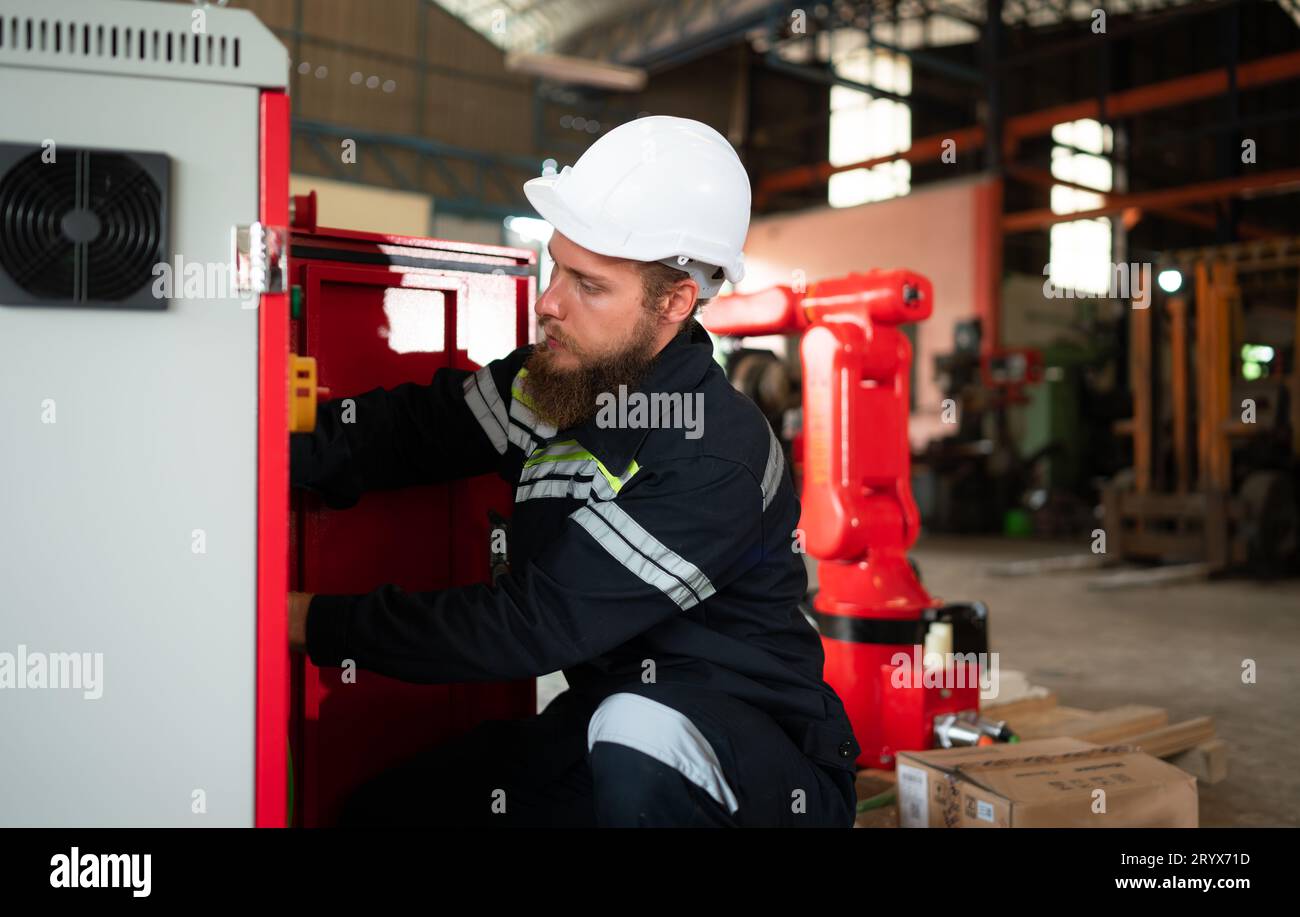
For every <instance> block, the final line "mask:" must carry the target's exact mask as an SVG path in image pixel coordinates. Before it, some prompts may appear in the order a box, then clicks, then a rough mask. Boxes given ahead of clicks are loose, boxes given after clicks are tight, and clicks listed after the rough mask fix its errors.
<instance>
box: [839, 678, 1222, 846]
mask: <svg viewBox="0 0 1300 917" xmlns="http://www.w3.org/2000/svg"><path fill="white" fill-rule="evenodd" d="M980 714H981V715H982V716H984V717H985V718H987V719H991V720H1005V721H1006V723H1007V725H1008V726H1009V727H1010V728H1011V730H1012V731H1013V732H1015V733H1016V734H1017V735H1019V736H1020V738H1021V739H1024V740H1029V739H1048V738H1054V737H1057V736H1070V737H1071V738H1075V739H1081V740H1083V741H1085V742H1093V743H1095V744H1098V745H1133V746H1135V747H1137V748H1140V749H1141V750H1142V751H1144V752H1146V753H1147V754H1149V755H1154V756H1155V757H1157V758H1165V759H1167V760H1168V761H1169V762H1170V763H1171V764H1175V765H1177V766H1178V767H1181V768H1182V769H1183V770H1185V771H1187V772H1188V773H1190V774H1193V775H1194V776H1195V777H1196V779H1197V781H1198V782H1199V783H1202V784H1206V785H1208V784H1214V783H1218V782H1219V781H1221V780H1223V779H1225V778H1226V777H1227V776H1228V749H1227V746H1226V745H1225V744H1224V743H1223V742H1222V741H1221V740H1219V739H1217V738H1215V735H1214V719H1213V717H1208V716H1199V717H1196V718H1194V719H1190V720H1184V721H1182V722H1180V723H1172V724H1171V723H1170V722H1169V712H1168V711H1167V710H1165V709H1163V708H1161V707H1148V706H1144V705H1141V704H1123V705H1121V706H1119V707H1112V708H1111V709H1109V710H1082V709H1079V708H1077V707H1063V706H1061V705H1060V704H1058V703H1057V698H1056V695H1055V694H1053V693H1052V692H1050V691H1044V690H1043V689H1041V688H1037V689H1033V690H1030V691H1025V692H1023V696H1020V697H1016V698H1014V699H1008V700H1004V701H1000V702H998V703H986V704H984V705H983V706H982V708H981V710H980ZM893 783H894V772H893V771H882V770H874V769H871V768H866V769H863V770H860V771H858V781H857V787H858V799H860V800H861V799H867V798H869V797H871V796H874V795H876V794H877V793H880V792H882V791H884V790H887V789H889V787H890V786H892V785H893ZM854 825H855V827H858V828H897V827H898V806H897V804H893V805H887V806H884V807H882V808H879V809H873V810H871V811H867V812H860V813H858V817H857V821H856V822H855V823H854Z"/></svg>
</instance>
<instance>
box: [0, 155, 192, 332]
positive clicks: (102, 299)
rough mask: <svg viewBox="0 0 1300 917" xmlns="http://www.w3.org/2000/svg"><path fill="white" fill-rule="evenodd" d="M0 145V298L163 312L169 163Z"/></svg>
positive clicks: (146, 157)
mask: <svg viewBox="0 0 1300 917" xmlns="http://www.w3.org/2000/svg"><path fill="white" fill-rule="evenodd" d="M44 152H45V151H44V150H43V149H42V148H41V147H32V146H17V145H13V144H0V303H3V304H4V305H44V306H60V305H63V306H92V307H107V308H136V309H165V308H166V307H167V301H166V300H165V299H157V298H155V297H154V296H153V292H152V289H151V287H152V281H153V267H154V265H155V264H158V263H160V262H166V260H167V187H168V179H169V174H170V161H169V160H168V158H167V157H166V156H164V155H161V154H158V153H139V152H126V151H111V150H87V149H68V148H64V147H58V148H57V149H56V150H55V161H53V162H47V161H45V160H44V159H43V154H44Z"/></svg>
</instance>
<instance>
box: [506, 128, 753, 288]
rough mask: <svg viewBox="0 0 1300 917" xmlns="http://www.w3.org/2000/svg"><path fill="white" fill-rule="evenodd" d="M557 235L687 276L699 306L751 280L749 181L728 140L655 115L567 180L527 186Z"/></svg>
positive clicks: (603, 146)
mask: <svg viewBox="0 0 1300 917" xmlns="http://www.w3.org/2000/svg"><path fill="white" fill-rule="evenodd" d="M524 194H526V195H527V196H528V200H529V202H530V203H531V204H532V205H533V207H535V208H536V209H537V212H538V213H539V214H541V215H542V219H544V220H546V221H547V222H548V223H550V224H551V225H552V226H554V227H555V229H556V230H557V231H558V232H560V233H561V234H563V235H564V236H566V237H567V238H569V239H572V240H573V241H574V242H576V243H577V244H578V245H581V246H582V247H583V248H585V249H588V250H590V251H593V252H596V253H597V254H601V255H609V256H610V257H614V258H630V259H632V260H634V261H662V262H664V263H665V264H670V265H672V266H673V267H675V268H678V269H679V270H683V271H686V272H687V273H688V274H690V275H691V277H692V279H694V280H695V282H696V283H697V284H698V285H699V287H700V292H699V298H701V299H705V298H708V297H710V296H714V295H715V294H716V293H717V292H718V289H719V288H720V287H721V286H722V281H723V278H722V277H715V276H714V275H715V274H717V273H718V269H719V268H721V270H722V273H723V274H724V275H725V278H726V279H727V280H730V281H731V282H732V283H733V284H736V283H739V282H740V280H741V278H742V277H744V276H745V257H744V255H743V254H741V249H742V248H743V247H744V244H745V234H746V233H747V232H748V231H749V176H748V175H746V174H745V167H744V166H743V165H742V164H741V162H740V157H739V156H737V155H736V151H735V150H734V149H732V147H731V144H730V143H728V142H727V140H726V138H725V137H723V136H722V135H721V134H719V133H718V132H717V131H715V130H714V129H713V128H711V127H709V126H708V125H707V124H702V123H700V122H699V121H692V120H690V119H689V118H673V117H669V116H667V115H654V116H652V117H647V118H638V119H636V120H635V121H629V122H627V123H626V124H620V125H619V126H618V127H616V128H614V129H613V130H611V131H610V132H609V133H607V134H605V135H604V136H603V137H601V138H600V139H599V140H597V141H596V142H595V143H593V144H592V145H591V146H590V147H589V148H588V149H587V151H586V152H585V153H583V154H582V155H581V156H579V157H578V161H577V162H576V163H575V164H573V165H572V166H565V167H564V169H563V170H562V171H561V172H560V173H559V174H558V175H544V176H542V177H541V178H534V179H530V180H529V181H527V182H525V183H524Z"/></svg>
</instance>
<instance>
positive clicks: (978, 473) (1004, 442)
mask: <svg viewBox="0 0 1300 917" xmlns="http://www.w3.org/2000/svg"><path fill="white" fill-rule="evenodd" d="M954 338H955V341H954V345H955V346H954V349H953V351H952V352H951V353H948V354H941V355H939V356H937V357H935V361H934V363H935V367H934V369H935V377H936V379H938V380H939V381H940V389H941V390H942V392H943V395H944V401H943V406H942V410H943V411H944V413H945V417H944V420H945V422H947V423H953V424H955V425H956V432H955V433H953V434H952V435H951V436H941V437H936V438H934V439H932V440H930V442H929V443H928V444H927V445H926V448H925V451H924V452H922V453H921V454H920V455H919V456H917V459H916V467H915V468H914V471H913V477H914V481H915V485H916V488H917V491H918V494H919V496H918V502H919V503H920V505H921V512H922V515H923V517H924V518H925V520H926V524H927V525H929V526H932V527H933V528H934V530H935V531H940V532H963V533H965V532H984V531H1000V530H1002V529H1003V527H1004V525H1006V524H1007V521H1008V520H1009V517H1010V516H1011V514H1015V513H1023V507H1024V501H1025V496H1026V494H1027V492H1028V490H1029V488H1030V486H1031V483H1032V478H1031V473H1032V466H1033V464H1034V461H1035V458H1036V457H1029V458H1022V456H1021V453H1020V447H1019V444H1018V443H1017V441H1016V438H1015V436H1014V435H1013V433H1012V430H1011V424H1010V418H1009V416H1008V415H1009V411H1010V409H1011V408H1012V407H1017V406H1021V405H1025V404H1027V403H1028V401H1029V398H1028V394H1027V390H1028V389H1029V388H1030V387H1031V386H1035V385H1037V384H1038V383H1040V382H1041V381H1042V379H1043V357H1042V354H1041V353H1040V352H1039V351H1037V350H1030V349H1018V350H999V351H985V350H984V348H983V345H982V332H981V326H980V321H979V319H973V320H970V321H964V322H958V323H957V325H956V330H955V333H954Z"/></svg>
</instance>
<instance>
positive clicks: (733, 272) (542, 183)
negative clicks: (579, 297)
mask: <svg viewBox="0 0 1300 917" xmlns="http://www.w3.org/2000/svg"><path fill="white" fill-rule="evenodd" d="M560 178H561V176H558V175H556V176H551V175H544V176H539V177H537V178H530V179H529V180H528V181H526V182H524V196H525V197H526V198H528V203H530V204H532V205H533V209H534V210H536V211H537V213H538V215H539V216H541V218H542V219H543V220H545V221H546V222H548V223H550V224H551V225H552V226H553V227H555V231H556V232H558V233H560V234H561V235H563V236H564V237H565V238H566V239H569V240H570V241H572V242H574V243H576V244H578V245H580V246H582V247H583V248H585V249H587V251H591V252H595V253H596V254H598V255H605V256H606V257H610V258H624V259H627V260H629V261H647V262H648V261H658V260H660V259H662V258H669V257H672V256H674V255H676V254H680V252H677V251H674V250H671V249H666V250H664V251H662V252H660V251H643V252H638V253H636V254H632V253H629V252H628V251H627V250H626V248H625V247H623V246H622V245H615V244H612V243H611V242H610V240H609V239H608V238H606V237H605V236H606V234H607V231H606V232H602V228H601V227H598V226H594V225H592V224H591V223H589V222H588V221H586V220H584V219H582V217H580V216H579V215H578V214H577V212H576V211H574V210H573V208H571V207H570V206H569V205H568V203H566V202H565V200H564V198H563V197H562V196H561V195H560V193H559V191H558V190H557V188H556V184H557V182H558V181H559V179H560ZM625 241H626V240H625ZM719 266H720V267H722V269H723V272H724V274H725V275H726V277H727V279H728V280H730V281H731V282H732V283H733V284H735V283H739V282H740V280H741V278H742V277H743V276H744V274H745V269H744V260H743V255H742V256H740V257H738V258H737V259H736V263H734V264H730V265H719Z"/></svg>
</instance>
